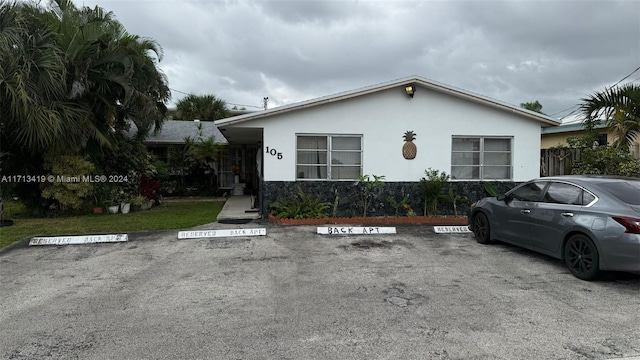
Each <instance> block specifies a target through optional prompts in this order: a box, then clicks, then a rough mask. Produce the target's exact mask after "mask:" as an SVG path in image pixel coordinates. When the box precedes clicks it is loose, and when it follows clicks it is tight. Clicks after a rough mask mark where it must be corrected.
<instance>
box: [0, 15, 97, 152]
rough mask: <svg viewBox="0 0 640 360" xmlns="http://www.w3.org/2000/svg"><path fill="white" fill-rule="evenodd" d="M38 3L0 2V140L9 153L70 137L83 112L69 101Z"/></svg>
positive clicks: (50, 33)
mask: <svg viewBox="0 0 640 360" xmlns="http://www.w3.org/2000/svg"><path fill="white" fill-rule="evenodd" d="M45 17H46V15H45V14H44V13H43V12H42V11H41V10H40V9H38V8H35V7H32V6H29V5H25V4H22V3H14V4H10V3H0V142H1V143H2V147H3V149H4V150H6V152H11V153H13V155H18V154H16V152H17V153H24V152H29V153H33V152H43V151H45V150H48V149H49V148H50V147H52V146H54V145H55V144H56V143H57V142H61V141H65V140H69V139H68V137H69V134H70V132H69V131H68V130H70V129H74V128H81V127H82V126H83V125H84V124H85V121H84V119H85V117H86V115H87V113H86V112H84V111H82V109H81V107H80V106H78V104H76V103H74V102H72V101H70V100H69V99H68V98H67V96H66V94H67V92H68V87H67V83H66V81H65V79H66V77H67V68H66V66H65V61H64V56H65V55H64V53H63V51H62V50H61V49H60V47H58V46H57V43H56V33H55V31H54V29H53V28H52V26H51V24H50V23H49V22H48V21H46V19H45Z"/></svg>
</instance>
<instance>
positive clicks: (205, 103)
mask: <svg viewBox="0 0 640 360" xmlns="http://www.w3.org/2000/svg"><path fill="white" fill-rule="evenodd" d="M176 110H177V112H178V114H179V116H180V117H181V120H195V119H198V120H210V121H213V120H218V119H223V118H225V117H226V116H227V103H226V102H225V101H224V100H222V99H220V98H217V97H215V96H214V95H194V94H189V95H187V96H185V97H183V98H182V99H180V100H179V101H178V103H177V104H176Z"/></svg>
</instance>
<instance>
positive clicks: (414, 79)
mask: <svg viewBox="0 0 640 360" xmlns="http://www.w3.org/2000/svg"><path fill="white" fill-rule="evenodd" d="M411 83H413V84H416V85H420V86H422V87H425V88H428V89H431V90H434V91H438V92H442V93H447V94H450V95H452V96H456V97H459V98H463V99H467V100H470V101H475V102H478V103H481V104H484V105H488V106H492V107H494V108H498V109H502V110H505V111H509V112H513V113H516V114H518V115H520V116H523V117H526V118H529V119H533V120H536V121H539V122H541V123H542V126H556V125H559V124H560V121H558V120H557V119H554V118H552V117H549V116H547V115H543V114H540V113H537V112H534V111H530V110H527V109H523V108H521V107H517V106H514V105H510V104H507V103H505V102H502V101H499V100H495V99H492V98H489V97H486V96H483V95H480V94H476V93H473V92H470V91H467V90H463V89H459V88H455V87H453V86H449V85H445V84H442V83H439V82H436V81H433V80H429V79H426V78H424V77H421V76H417V75H414V76H409V77H406V78H401V79H397V80H392V81H388V82H385V83H381V84H376V85H370V86H367V87H364V88H360V89H356V90H350V91H345V92H341V93H338V94H333V95H328V96H323V97H319V98H315V99H311V100H306V101H302V102H298V103H294V104H289V105H284V106H279V107H276V108H273V109H268V110H263V111H257V112H254V113H250V114H245V115H240V116H234V117H230V118H226V119H221V120H217V121H216V122H215V123H216V125H218V126H226V125H233V124H238V123H242V122H246V121H250V120H256V119H261V118H266V117H269V116H273V115H276V114H283V113H287V112H290V111H296V110H301V109H306V108H309V107H313V106H318V105H323V104H328V103H332V102H336V101H341V100H346V99H350V98H354V97H358V96H362V95H366V94H371V93H375V92H379V91H383V90H387V89H391V88H394V87H397V86H404V85H407V84H411Z"/></svg>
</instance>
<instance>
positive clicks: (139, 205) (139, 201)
mask: <svg viewBox="0 0 640 360" xmlns="http://www.w3.org/2000/svg"><path fill="white" fill-rule="evenodd" d="M146 203H147V198H145V197H144V196H142V195H137V196H136V197H134V198H133V199H131V205H133V209H134V211H138V210H147V209H145V205H146Z"/></svg>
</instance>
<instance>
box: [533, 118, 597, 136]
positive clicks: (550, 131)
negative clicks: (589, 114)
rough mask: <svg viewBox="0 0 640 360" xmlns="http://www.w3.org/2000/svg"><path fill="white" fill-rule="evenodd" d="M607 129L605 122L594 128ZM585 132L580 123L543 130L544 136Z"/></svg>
mask: <svg viewBox="0 0 640 360" xmlns="http://www.w3.org/2000/svg"><path fill="white" fill-rule="evenodd" d="M606 127H607V124H606V123H605V122H604V121H600V122H598V123H597V124H596V125H595V126H594V128H596V129H604V128H606ZM583 130H585V128H584V125H583V124H582V123H581V122H579V123H572V124H561V125H560V126H556V127H552V128H544V129H542V133H543V134H560V133H568V132H574V131H583Z"/></svg>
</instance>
